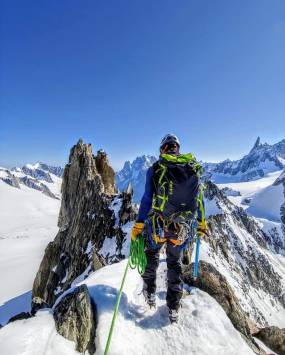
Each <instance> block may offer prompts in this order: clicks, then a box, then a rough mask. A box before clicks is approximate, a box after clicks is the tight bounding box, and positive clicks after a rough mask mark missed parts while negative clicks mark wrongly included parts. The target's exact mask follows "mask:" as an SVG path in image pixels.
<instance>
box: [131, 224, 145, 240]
mask: <svg viewBox="0 0 285 355" xmlns="http://www.w3.org/2000/svg"><path fill="white" fill-rule="evenodd" d="M143 227H144V223H141V222H136V223H135V224H134V226H133V228H132V233H131V237H132V240H136V238H137V236H138V235H139V234H141V233H142V231H143Z"/></svg>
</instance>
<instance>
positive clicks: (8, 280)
mask: <svg viewBox="0 0 285 355" xmlns="http://www.w3.org/2000/svg"><path fill="white" fill-rule="evenodd" d="M53 179H55V177H54V176H53ZM55 180H56V184H54V189H55V190H58V192H59V187H60V179H58V178H57V179H55ZM49 185H51V184H49ZM0 201H1V203H0V280H1V289H0V305H1V304H3V303H4V302H6V301H7V300H9V299H11V298H15V297H17V296H19V295H21V294H23V293H26V292H27V291H30V290H31V288H32V284H33V280H34V277H35V274H36V272H37V270H38V267H39V265H40V262H41V259H42V257H43V253H44V250H45V247H46V246H47V244H48V242H50V241H51V240H53V238H54V237H55V235H56V233H57V229H58V228H57V218H58V213H59V208H60V200H56V199H53V198H50V197H48V196H46V195H44V194H43V193H41V192H40V191H37V190H34V189H31V188H28V187H26V186H24V185H21V189H17V188H15V187H12V186H9V185H8V184H6V183H5V182H3V181H2V180H0ZM4 285H5V286H4ZM0 312H1V310H0ZM0 316H1V314H0ZM0 323H1V321H0Z"/></svg>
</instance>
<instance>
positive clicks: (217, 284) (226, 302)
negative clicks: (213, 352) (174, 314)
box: [183, 261, 261, 354]
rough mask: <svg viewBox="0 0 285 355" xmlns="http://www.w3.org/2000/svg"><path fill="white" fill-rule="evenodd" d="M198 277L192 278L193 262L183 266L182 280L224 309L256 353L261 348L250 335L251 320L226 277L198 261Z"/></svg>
mask: <svg viewBox="0 0 285 355" xmlns="http://www.w3.org/2000/svg"><path fill="white" fill-rule="evenodd" d="M199 266H200V269H199V270H200V272H199V278H198V279H197V280H195V281H194V279H193V264H191V265H189V266H186V267H184V271H183V281H184V282H185V283H187V284H188V285H189V286H195V287H198V288H200V289H201V290H203V291H205V292H207V293H208V294H209V295H210V296H212V297H213V298H214V299H215V300H216V301H217V302H218V303H219V304H220V305H221V306H222V308H223V309H224V311H225V312H226V314H227V316H228V317H229V319H230V320H231V322H232V324H233V325H234V327H235V328H236V329H237V330H238V331H239V332H240V333H241V334H242V336H243V337H244V339H245V340H246V342H247V343H248V344H249V345H250V347H251V348H252V349H253V350H254V352H255V353H256V354H261V350H260V348H259V346H258V345H257V343H256V342H255V341H254V339H253V338H252V336H251V330H250V328H251V322H250V320H249V319H248V316H247V314H246V313H245V312H244V311H243V309H242V308H241V306H240V304H239V301H238V299H237V297H236V296H235V294H234V291H233V289H232V288H231V286H230V285H229V283H228V282H227V280H226V278H225V277H224V276H223V275H222V274H221V273H220V272H219V271H218V270H217V269H216V268H215V267H214V266H213V265H211V264H209V263H206V262H204V261H200V265H199Z"/></svg>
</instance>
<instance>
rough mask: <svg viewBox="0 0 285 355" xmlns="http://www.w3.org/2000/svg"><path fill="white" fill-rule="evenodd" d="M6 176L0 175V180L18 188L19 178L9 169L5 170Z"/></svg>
mask: <svg viewBox="0 0 285 355" xmlns="http://www.w3.org/2000/svg"><path fill="white" fill-rule="evenodd" d="M5 172H6V174H7V176H6V177H2V178H0V179H1V180H3V181H4V182H6V184H8V185H10V186H13V187H16V188H17V189H20V180H19V178H18V177H16V176H15V175H13V174H12V173H10V171H9V170H5Z"/></svg>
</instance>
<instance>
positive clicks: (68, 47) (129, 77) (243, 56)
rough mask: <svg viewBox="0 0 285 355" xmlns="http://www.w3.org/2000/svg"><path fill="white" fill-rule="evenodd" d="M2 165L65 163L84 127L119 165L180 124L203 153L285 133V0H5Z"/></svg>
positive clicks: (221, 153)
mask: <svg viewBox="0 0 285 355" xmlns="http://www.w3.org/2000/svg"><path fill="white" fill-rule="evenodd" d="M0 10H1V11H0V13H1V15H0V16H1V29H0V31H1V51H0V91H1V97H0V120H1V122H0V165H1V166H4V167H12V166H21V165H24V164H25V163H31V162H36V161H44V162H47V163H50V164H53V165H61V166H62V165H64V164H65V162H66V161H67V159H68V154H69V150H70V148H71V147H72V146H73V145H74V144H75V143H76V142H77V141H78V139H79V138H80V137H82V138H83V140H84V141H85V142H88V143H92V146H93V149H94V152H96V150H97V149H100V148H103V149H104V150H105V151H106V152H107V154H108V156H109V159H110V161H111V163H112V166H113V167H114V168H115V169H116V170H118V169H119V168H120V167H122V164H123V162H124V161H126V160H133V159H134V158H135V157H137V156H140V155H143V154H150V155H156V154H158V146H159V142H160V139H161V138H162V136H164V135H165V134H166V133H175V134H177V135H178V136H179V138H180V139H181V142H182V151H185V152H187V151H191V152H193V153H194V154H195V155H196V156H197V159H199V160H203V161H222V160H225V159H227V158H229V159H231V160H235V159H239V158H241V157H242V156H243V155H245V154H247V153H248V152H249V150H250V149H251V147H252V146H253V144H254V142H255V140H256V138H257V136H260V137H261V141H262V142H268V143H269V144H274V143H276V142H278V141H280V140H282V139H283V138H284V132H285V106H284V101H285V65H284V63H285V41H284V38H285V21H284V13H285V2H284V1H282V0H272V1H271V2H268V1H266V0H252V1H250V2H248V1H245V0H241V1H240V2H228V1H226V0H218V1H215V2H213V1H211V0H203V1H198V0H190V1H188V0H181V1H180V2H179V3H175V4H174V3H173V2H172V1H171V0H164V1H162V0H158V1H156V2H155V3H154V2H151V1H148V0H147V1H145V2H141V1H139V0H133V1H131V2H130V1H127V0H122V1H120V2H117V1H115V0H110V1H109V2H108V3H106V2H102V1H96V2H94V1H92V0H86V1H84V2H78V1H76V0H69V1H67V0H63V1H61V2H53V1H50V2H45V3H42V2H38V1H35V0H27V1H25V2H23V1H21V0H15V1H13V2H11V1H8V0H4V1H3V2H1V5H0Z"/></svg>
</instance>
